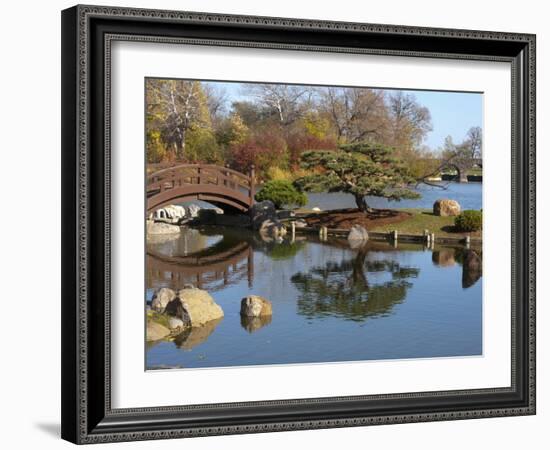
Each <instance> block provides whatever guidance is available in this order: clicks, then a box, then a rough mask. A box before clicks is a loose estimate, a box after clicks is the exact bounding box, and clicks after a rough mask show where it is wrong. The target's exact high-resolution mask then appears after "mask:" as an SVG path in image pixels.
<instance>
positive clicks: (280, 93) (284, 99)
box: [247, 84, 312, 127]
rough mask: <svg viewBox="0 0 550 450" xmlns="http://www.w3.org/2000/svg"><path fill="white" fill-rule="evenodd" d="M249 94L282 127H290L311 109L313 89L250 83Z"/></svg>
mask: <svg viewBox="0 0 550 450" xmlns="http://www.w3.org/2000/svg"><path fill="white" fill-rule="evenodd" d="M247 91H248V94H249V95H250V96H251V97H252V98H254V99H255V101H256V103H257V104H258V105H259V106H260V107H263V108H265V109H266V110H267V111H268V112H269V114H270V116H271V117H272V118H274V119H275V120H276V121H277V123H278V124H279V125H281V126H282V127H288V126H290V125H292V124H294V123H295V122H296V121H297V120H298V119H300V118H301V117H303V116H304V115H305V114H306V112H307V111H309V110H310V109H311V95H312V91H311V89H310V88H309V87H307V86H296V85H289V84H250V85H248V86H247Z"/></svg>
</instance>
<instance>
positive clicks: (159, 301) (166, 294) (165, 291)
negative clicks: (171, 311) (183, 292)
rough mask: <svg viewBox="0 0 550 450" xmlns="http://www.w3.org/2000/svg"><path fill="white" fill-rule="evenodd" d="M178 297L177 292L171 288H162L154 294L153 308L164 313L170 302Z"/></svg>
mask: <svg viewBox="0 0 550 450" xmlns="http://www.w3.org/2000/svg"><path fill="white" fill-rule="evenodd" d="M175 298H176V293H175V292H174V291H173V290H172V289H169V288H160V289H158V290H157V291H155V293H154V294H153V301H152V302H151V309H152V310H153V311H157V312H159V313H163V312H164V310H165V309H166V306H167V305H168V303H170V302H171V301H172V300H174V299H175Z"/></svg>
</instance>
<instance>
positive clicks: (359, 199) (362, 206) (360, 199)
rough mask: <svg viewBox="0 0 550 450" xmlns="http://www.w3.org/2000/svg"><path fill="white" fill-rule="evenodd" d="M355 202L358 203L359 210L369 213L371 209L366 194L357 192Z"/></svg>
mask: <svg viewBox="0 0 550 450" xmlns="http://www.w3.org/2000/svg"><path fill="white" fill-rule="evenodd" d="M354 197H355V204H356V205H357V208H359V211H361V212H364V213H365V214H367V213H368V212H369V211H370V207H369V204H368V203H367V200H366V199H365V196H364V195H360V194H355V195H354Z"/></svg>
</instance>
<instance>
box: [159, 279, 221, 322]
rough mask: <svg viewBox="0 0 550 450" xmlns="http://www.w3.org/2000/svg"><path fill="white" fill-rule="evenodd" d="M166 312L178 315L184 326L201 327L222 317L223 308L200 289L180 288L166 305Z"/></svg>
mask: <svg viewBox="0 0 550 450" xmlns="http://www.w3.org/2000/svg"><path fill="white" fill-rule="evenodd" d="M166 312H167V313H168V314H170V315H173V316H176V317H179V318H180V319H181V320H182V321H183V323H184V325H185V326H186V327H202V326H203V325H205V324H206V323H207V322H210V321H211V320H216V319H220V318H222V317H223V310H222V308H221V307H220V305H218V304H217V303H216V302H215V301H214V299H213V298H212V296H211V295H210V294H209V293H208V292H206V291H203V290H202V289H197V288H191V289H181V290H180V291H179V292H178V295H177V297H176V298H175V299H174V300H172V301H171V302H170V303H169V304H168V306H167V307H166Z"/></svg>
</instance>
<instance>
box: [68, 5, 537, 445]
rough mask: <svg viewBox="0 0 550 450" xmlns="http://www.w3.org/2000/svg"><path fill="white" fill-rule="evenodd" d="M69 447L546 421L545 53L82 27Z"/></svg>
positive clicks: (450, 43)
mask: <svg viewBox="0 0 550 450" xmlns="http://www.w3.org/2000/svg"><path fill="white" fill-rule="evenodd" d="M62 45H63V47H62V57H63V58H62V82H63V89H62V107H63V117H62V122H63V125H62V147H63V148H62V155H63V157H62V176H63V181H62V186H63V198H62V204H63V217H62V222H63V249H62V256H63V268H62V269H63V270H62V274H63V280H62V287H63V292H62V324H63V329H62V386H63V389H62V436H63V438H65V439H67V440H70V441H72V442H75V443H95V442H109V441H128V440H141V439H165V438H176V437H192V436H203V435H215V434H228V433H251V432H266V431H284V430H298V429H311V428H327V427H343V426H360V425H374V424H389V423H403V422H417V421H435V420H451V419H467V418H484V417H495V416H507V415H526V414H534V413H535V179H534V177H535V36H534V35H530V34H513V33H505V32H486V31H469V30H450V29H432V28H417V27H404V26H394V25H375V24H363V23H344V22H327V21H313V20H303V19H278V18H269V17H251V16H229V15H216V14H203V13H190V12H177V11H156V10H142V9H127V8H111V7H99V6H75V7H73V8H70V9H67V10H65V11H63V13H62Z"/></svg>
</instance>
